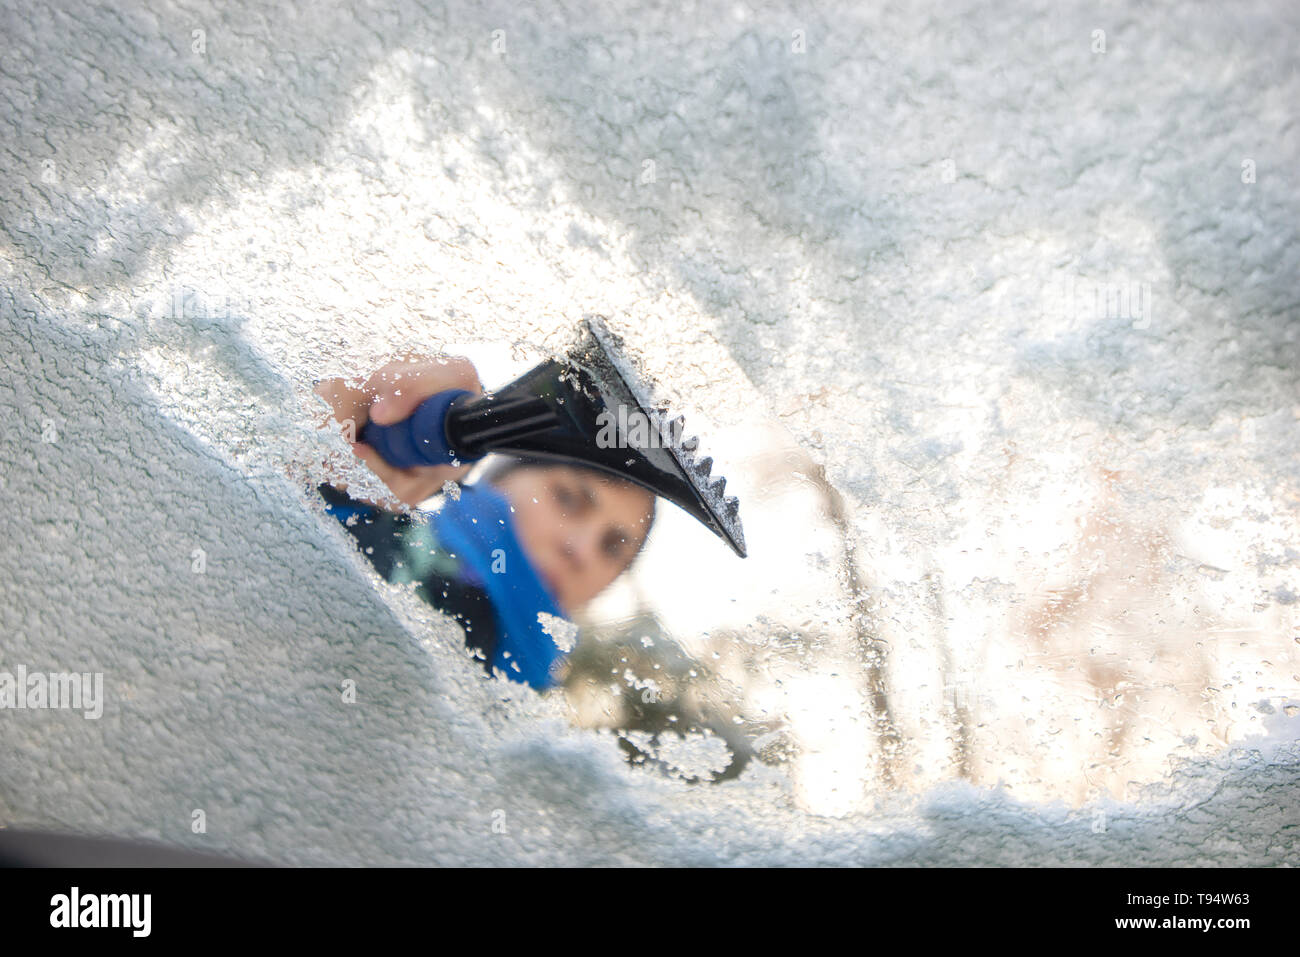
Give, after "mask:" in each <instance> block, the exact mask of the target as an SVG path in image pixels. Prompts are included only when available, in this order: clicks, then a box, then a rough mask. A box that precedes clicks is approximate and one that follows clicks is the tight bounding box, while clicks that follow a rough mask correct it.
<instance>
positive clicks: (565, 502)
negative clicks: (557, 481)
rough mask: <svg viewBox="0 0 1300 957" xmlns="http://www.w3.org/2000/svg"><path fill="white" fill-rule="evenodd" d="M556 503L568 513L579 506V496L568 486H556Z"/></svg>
mask: <svg viewBox="0 0 1300 957" xmlns="http://www.w3.org/2000/svg"><path fill="white" fill-rule="evenodd" d="M555 502H556V504H558V505H559V506H560V508H562V509H565V510H566V511H567V510H569V509H572V508H573V507H574V506H575V505H577V504H578V496H576V495H575V494H574V493H573V489H571V488H569V486H567V485H557V486H555Z"/></svg>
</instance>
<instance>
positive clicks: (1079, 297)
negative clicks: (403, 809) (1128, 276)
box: [1061, 276, 1155, 329]
mask: <svg viewBox="0 0 1300 957" xmlns="http://www.w3.org/2000/svg"><path fill="white" fill-rule="evenodd" d="M1061 299H1062V305H1063V312H1064V314H1065V316H1066V318H1067V319H1127V320H1130V321H1131V322H1132V323H1133V328H1134V329H1147V328H1150V326H1151V314H1152V312H1153V311H1154V306H1155V304H1154V302H1153V301H1152V296H1151V284H1150V283H1149V282H1131V281H1124V282H1092V281H1090V280H1087V279H1075V278H1074V277H1073V276H1067V277H1066V278H1065V286H1064V289H1063V295H1062V297H1061Z"/></svg>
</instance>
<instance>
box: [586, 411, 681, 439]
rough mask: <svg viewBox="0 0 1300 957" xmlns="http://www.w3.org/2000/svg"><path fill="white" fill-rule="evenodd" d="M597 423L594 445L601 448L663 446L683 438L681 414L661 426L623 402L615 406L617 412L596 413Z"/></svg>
mask: <svg viewBox="0 0 1300 957" xmlns="http://www.w3.org/2000/svg"><path fill="white" fill-rule="evenodd" d="M596 424H597V425H598V426H600V431H599V432H598V433H596V447H597V448H601V449H663V448H671V447H676V446H678V445H680V444H681V441H682V427H683V422H682V420H681V419H680V418H678V419H673V420H672V421H671V422H669V423H668V425H667V428H666V429H661V428H659V427H658V426H657V425H656V424H655V422H654V421H653V420H652V419H651V418H650V416H648V415H646V414H645V413H644V412H642V411H641V410H640V409H632V410H630V411H629V410H628V407H627V406H625V405H620V406H619V407H618V415H617V416H615V415H614V413H613V412H611V411H609V410H608V409H606V410H605V411H603V412H601V413H600V414H599V415H598V416H596ZM665 431H666V432H667V434H666V435H665Z"/></svg>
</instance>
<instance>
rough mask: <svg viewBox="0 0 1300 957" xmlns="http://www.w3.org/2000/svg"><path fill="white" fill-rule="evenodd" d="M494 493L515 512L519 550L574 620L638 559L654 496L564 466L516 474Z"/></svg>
mask: <svg viewBox="0 0 1300 957" xmlns="http://www.w3.org/2000/svg"><path fill="white" fill-rule="evenodd" d="M497 488H498V489H500V491H501V493H502V494H503V495H505V497H506V500H507V501H508V502H509V503H510V504H511V505H512V506H513V507H514V510H515V516H514V517H515V526H516V528H517V529H518V532H519V543H520V545H521V546H522V547H523V549H524V551H525V552H526V553H527V554H528V557H529V558H530V559H531V560H532V562H533V564H534V565H535V566H536V567H537V571H538V574H540V575H541V576H542V579H543V580H544V581H545V582H546V583H547V585H548V586H549V587H550V589H551V591H552V592H554V594H555V596H556V597H557V599H558V600H559V603H560V607H561V608H563V609H564V611H565V613H566V614H569V615H572V614H573V613H574V611H576V610H577V609H578V608H579V607H581V606H582V605H584V604H586V603H587V602H588V601H590V600H591V599H592V598H595V597H596V595H598V594H599V593H600V592H601V590H602V589H604V587H605V586H606V585H608V584H609V583H610V582H612V581H613V580H614V579H615V578H617V577H618V575H619V573H620V572H622V571H623V569H625V568H627V566H628V565H629V564H631V562H632V559H633V558H635V557H636V553H637V550H638V549H639V548H640V546H641V542H642V540H643V539H644V538H645V536H646V534H647V532H648V531H649V523H650V515H651V506H652V505H653V504H654V495H653V493H651V492H649V491H647V490H646V489H643V488H641V487H640V486H638V485H633V484H632V483H631V482H622V481H618V480H616V479H606V478H604V477H603V476H600V475H597V474H594V473H592V472H590V471H587V470H585V469H576V468H570V467H568V466H564V465H555V466H548V467H545V468H521V469H517V470H516V471H514V472H511V473H510V474H509V475H507V476H505V477H504V478H503V479H501V480H500V482H498V483H497Z"/></svg>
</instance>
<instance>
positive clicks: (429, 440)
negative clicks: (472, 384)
mask: <svg viewBox="0 0 1300 957" xmlns="http://www.w3.org/2000/svg"><path fill="white" fill-rule="evenodd" d="M469 394H470V393H469V392H467V391H466V390H464V389H448V390H447V391H446V392H439V393H437V394H436V395H431V396H429V398H427V399H425V400H424V401H423V402H421V403H420V404H419V405H417V406H416V407H415V411H414V412H412V413H411V415H410V416H409V417H408V418H405V419H403V420H402V421H401V422H394V423H393V424H392V425H379V424H378V423H376V422H367V423H366V424H365V425H363V426H362V427H361V431H360V432H359V433H357V441H358V442H365V443H366V444H367V445H369V446H371V447H372V448H373V449H374V450H375V451H376V452H378V453H379V454H380V456H381V457H382V458H383V460H384V461H385V462H387V463H388V464H389V465H392V466H394V467H396V468H418V467H421V466H427V465H454V464H458V463H460V462H466V461H471V459H468V458H465V457H463V456H458V455H456V454H455V452H454V450H453V449H452V448H451V447H450V445H449V444H448V442H447V429H446V424H447V410H448V409H449V408H451V404H452V403H453V402H455V401H456V400H457V399H459V398H460V397H461V396H463V395H469Z"/></svg>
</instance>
